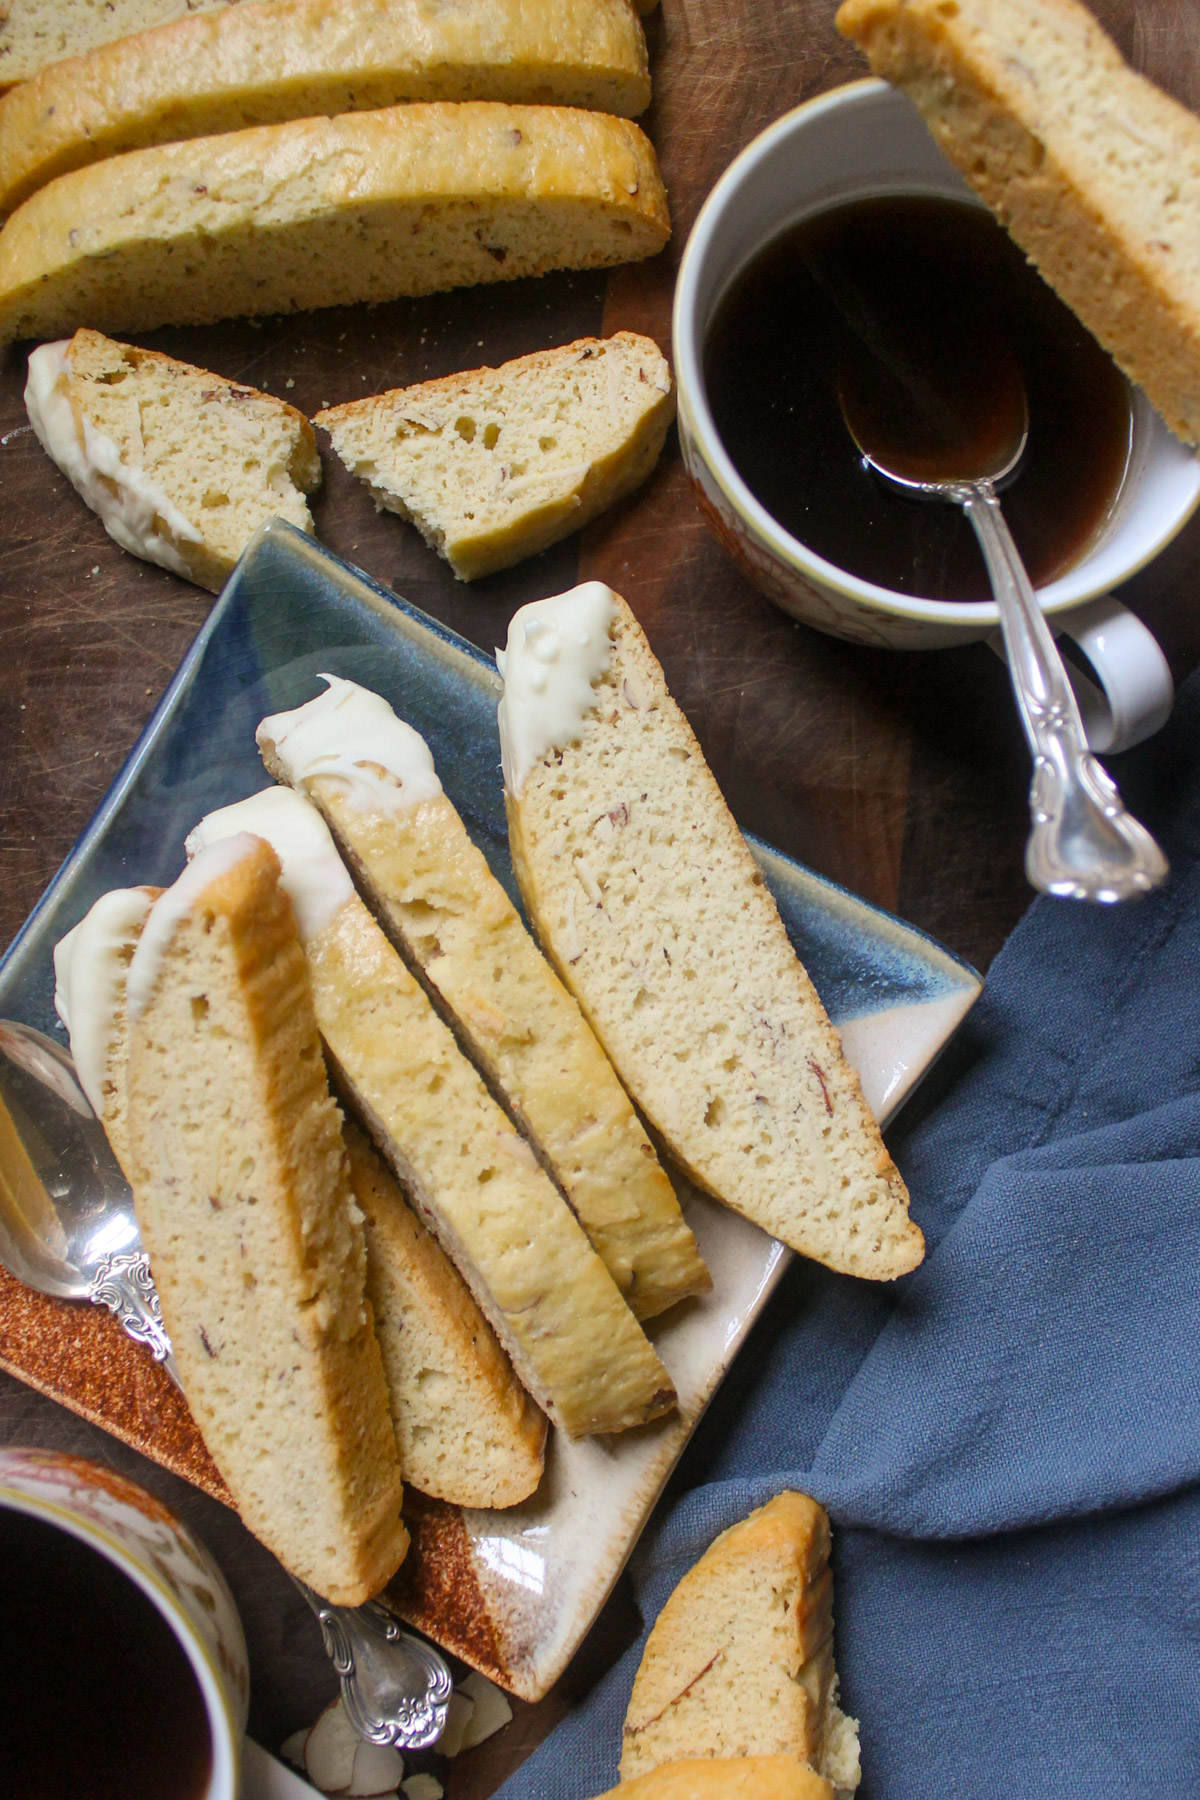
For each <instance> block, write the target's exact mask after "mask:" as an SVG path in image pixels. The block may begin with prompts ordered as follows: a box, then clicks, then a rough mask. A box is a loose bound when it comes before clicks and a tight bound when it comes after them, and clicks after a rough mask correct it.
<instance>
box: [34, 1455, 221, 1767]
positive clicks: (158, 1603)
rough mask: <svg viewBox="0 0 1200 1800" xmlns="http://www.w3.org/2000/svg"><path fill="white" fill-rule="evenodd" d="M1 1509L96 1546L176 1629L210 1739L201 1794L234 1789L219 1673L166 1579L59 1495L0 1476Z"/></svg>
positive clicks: (93, 1546)
mask: <svg viewBox="0 0 1200 1800" xmlns="http://www.w3.org/2000/svg"><path fill="white" fill-rule="evenodd" d="M0 1510H4V1511H8V1512H19V1513H25V1514H27V1515H28V1516H29V1517H30V1518H33V1519H42V1520H43V1521H45V1522H47V1523H51V1524H53V1525H55V1526H57V1527H58V1528H59V1529H60V1530H62V1531H65V1532H66V1533H67V1534H68V1535H69V1536H70V1537H73V1538H77V1539H78V1540H79V1542H80V1543H82V1544H86V1545H87V1546H88V1548H89V1549H91V1550H95V1551H96V1552H97V1553H98V1554H99V1555H100V1556H103V1557H104V1558H105V1560H106V1561H107V1562H110V1563H112V1564H113V1566H114V1567H115V1568H117V1569H119V1570H120V1572H121V1574H122V1575H124V1576H125V1577H126V1578H127V1579H128V1580H130V1581H132V1582H133V1584H134V1586H135V1587H137V1588H140V1589H141V1591H142V1593H143V1594H144V1595H145V1597H146V1599H147V1600H149V1601H150V1603H151V1605H152V1606H153V1607H154V1608H155V1610H156V1611H157V1612H158V1613H159V1615H160V1616H161V1617H162V1618H163V1619H164V1620H165V1621H166V1623H167V1624H168V1625H169V1626H170V1628H171V1630H172V1632H173V1633H174V1634H175V1638H176V1640H177V1642H178V1644H179V1646H180V1648H181V1650H182V1651H183V1653H184V1655H185V1656H186V1657H187V1659H188V1663H189V1665H190V1666H191V1669H192V1673H193V1674H194V1675H195V1677H196V1681H197V1683H198V1685H199V1688H200V1692H201V1695H202V1696H203V1699H204V1706H205V1711H206V1713H207V1715H208V1720H209V1735H210V1738H211V1740H212V1772H211V1774H210V1776H209V1783H208V1788H207V1790H206V1800H209V1796H213V1797H214V1800H215V1797H216V1796H219V1795H221V1794H224V1793H228V1794H231V1795H233V1794H236V1793H237V1792H238V1767H239V1754H238V1751H239V1744H240V1739H241V1731H240V1728H239V1725H238V1722H237V1720H236V1719H235V1717H234V1715H233V1711H232V1709H231V1707H230V1703H229V1697H228V1695H227V1694H226V1692H225V1684H224V1679H223V1676H222V1674H221V1671H220V1669H219V1668H218V1667H217V1664H216V1661H215V1660H214V1658H213V1656H212V1655H211V1653H210V1651H209V1648H208V1645H207V1644H206V1643H205V1642H204V1641H203V1639H202V1638H201V1637H200V1636H199V1635H198V1633H196V1632H194V1631H192V1630H191V1628H190V1623H189V1622H188V1621H187V1620H186V1619H185V1618H184V1615H183V1613H182V1611H181V1608H180V1606H179V1603H178V1601H177V1600H176V1599H175V1596H174V1594H172V1592H171V1590H170V1589H169V1588H168V1586H167V1585H166V1583H165V1582H163V1581H160V1580H159V1579H158V1578H157V1577H156V1576H155V1575H154V1574H152V1573H151V1572H150V1571H149V1570H147V1569H144V1568H142V1567H141V1565H140V1564H139V1563H138V1562H137V1561H136V1560H135V1559H134V1558H133V1557H132V1556H131V1555H130V1553H129V1551H128V1550H127V1549H126V1548H125V1546H124V1544H122V1543H121V1541H120V1539H119V1538H118V1537H117V1536H116V1535H115V1533H112V1532H109V1531H106V1530H105V1529H104V1527H103V1526H101V1525H98V1524H96V1523H95V1522H94V1521H93V1520H91V1519H83V1518H80V1516H79V1515H78V1513H75V1512H72V1511H71V1509H70V1507H68V1506H64V1505H63V1503H62V1502H61V1501H58V1500H51V1499H49V1498H48V1497H47V1496H45V1495H42V1494H38V1495H33V1494H27V1493H25V1492H23V1491H22V1490H21V1489H20V1488H17V1487H12V1486H10V1485H9V1484H8V1483H7V1482H6V1481H4V1480H3V1479H2V1478H0ZM217 1718H220V1719H221V1720H222V1721H223V1722H224V1727H225V1729H224V1731H223V1732H220V1731H218V1730H216V1728H215V1721H216V1719H217Z"/></svg>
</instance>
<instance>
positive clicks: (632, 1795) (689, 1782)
mask: <svg viewBox="0 0 1200 1800" xmlns="http://www.w3.org/2000/svg"><path fill="white" fill-rule="evenodd" d="M597 1800H835V1797H834V1790H833V1788H832V1787H831V1786H830V1784H829V1782H828V1781H826V1780H825V1779H824V1778H823V1777H822V1776H820V1775H814V1774H813V1771H812V1770H811V1769H810V1768H808V1767H807V1766H806V1765H805V1764H804V1763H802V1762H801V1761H800V1760H799V1759H798V1758H797V1757H795V1756H721V1757H710V1758H704V1759H701V1758H698V1757H686V1758H685V1759H684V1760H683V1761H682V1762H672V1763H663V1764H662V1766H661V1767H660V1768H657V1769H651V1770H650V1772H649V1774H646V1775H635V1776H634V1777H633V1780H632V1781H623V1782H622V1783H621V1785H620V1787H615V1788H610V1789H609V1791H608V1793H607V1794H600V1795H599V1796H598V1797H597Z"/></svg>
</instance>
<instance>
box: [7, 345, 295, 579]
mask: <svg viewBox="0 0 1200 1800" xmlns="http://www.w3.org/2000/svg"><path fill="white" fill-rule="evenodd" d="M25 408H26V411H27V412H28V414H29V421H30V424H31V425H32V426H33V429H34V431H35V433H36V434H37V439H38V442H39V443H40V444H41V446H42V448H43V450H45V452H46V454H47V455H48V456H49V457H50V458H51V459H52V460H53V461H54V462H55V463H57V465H58V467H59V468H60V469H61V470H62V472H63V474H64V475H65V476H66V477H67V479H68V481H70V483H71V485H72V487H74V488H75V490H76V492H77V493H78V494H79V495H80V497H81V498H82V499H83V500H85V501H86V502H87V504H88V505H89V506H90V507H91V509H92V511H93V512H94V513H98V514H99V516H100V519H101V522H102V523H103V525H104V529H105V530H106V531H107V532H108V535H109V536H110V537H111V538H113V539H115V541H116V542H117V543H118V544H120V546H121V548H122V549H123V550H129V551H131V552H132V554H133V555H134V556H141V557H144V558H145V559H146V560H147V561H148V562H156V563H160V564H161V565H162V567H163V568H165V569H170V570H172V571H173V572H174V573H175V574H176V575H182V576H183V577H184V579H185V580H187V581H194V582H196V583H197V584H198V586H200V587H205V588H208V589H209V590H210V591H211V592H213V593H218V592H219V591H220V589H221V588H222V587H223V586H224V583H225V581H226V580H227V579H228V577H229V576H230V575H231V574H232V573H233V567H234V564H235V563H236V562H237V560H238V558H239V557H240V556H241V554H242V551H243V550H244V549H245V548H246V545H247V544H248V543H249V542H250V539H251V538H252V537H253V535H254V533H255V532H256V531H257V530H258V527H259V526H260V525H262V524H264V523H265V522H266V520H268V519H273V518H283V519H287V520H288V521H289V523H290V524H292V525H295V526H297V527H298V528H299V529H300V530H301V531H311V530H312V515H311V514H310V512H309V510H308V506H307V504H306V502H305V498H304V496H305V494H310V493H312V492H313V491H314V490H315V489H316V488H318V487H319V486H320V484H321V459H320V457H319V456H318V454H317V443H316V439H315V437H314V436H313V429H312V426H311V425H310V424H309V422H308V420H307V419H306V418H305V416H304V414H303V413H302V412H298V411H297V409H296V408H295V407H294V406H288V405H287V403H286V402H285V401H283V400H277V399H275V397H274V395H272V394H260V393H259V392H258V390H257V389H256V388H248V387H243V386H242V385H241V384H240V383H238V382H236V381H226V380H225V379H224V377H223V376H220V375H213V374H210V373H209V371H208V370H207V369H196V368H193V367H192V365H191V364H190V363H182V362H177V361H176V360H175V358H174V357H171V356H163V355H161V354H160V353H159V352H158V351H157V350H139V349H138V348H137V346H136V345H134V344H118V343H114V341H113V340H112V338H106V337H103V336H102V335H101V333H100V332H98V331H86V330H84V331H77V332H76V333H75V336H74V337H73V338H71V339H69V340H67V341H64V342H61V343H54V344H42V345H41V346H40V347H39V348H38V349H37V350H35V351H34V352H33V354H32V355H31V356H30V358H29V379H28V382H27V384H26V387H25Z"/></svg>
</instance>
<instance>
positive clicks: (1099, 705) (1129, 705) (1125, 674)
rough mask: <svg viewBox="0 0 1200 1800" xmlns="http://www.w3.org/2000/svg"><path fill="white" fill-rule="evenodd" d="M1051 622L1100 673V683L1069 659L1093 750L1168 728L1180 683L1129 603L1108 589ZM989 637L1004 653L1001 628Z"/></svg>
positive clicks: (1122, 745) (1125, 744) (1126, 746)
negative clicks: (1128, 605)
mask: <svg viewBox="0 0 1200 1800" xmlns="http://www.w3.org/2000/svg"><path fill="white" fill-rule="evenodd" d="M1050 626H1051V629H1052V630H1053V631H1054V633H1055V635H1056V636H1063V637H1069V638H1070V639H1071V641H1072V642H1073V643H1075V644H1077V645H1078V646H1079V648H1080V650H1082V651H1083V654H1084V655H1085V656H1086V657H1087V659H1088V662H1089V663H1090V664H1091V666H1092V668H1093V669H1094V670H1095V672H1096V674H1097V676H1098V677H1099V685H1098V686H1097V684H1096V682H1094V681H1092V680H1091V679H1090V678H1089V677H1088V676H1087V675H1085V674H1084V673H1083V671H1082V670H1081V669H1078V668H1076V667H1075V665H1074V663H1072V662H1070V661H1068V662H1067V665H1066V668H1067V674H1068V675H1069V676H1070V678H1071V686H1072V687H1073V688H1074V690H1075V698H1076V699H1077V700H1078V702H1079V711H1080V713H1081V715H1082V717H1083V727H1084V730H1085V732H1086V733H1087V741H1088V744H1089V746H1090V747H1091V749H1093V750H1095V751H1097V752H1101V753H1103V752H1109V751H1111V752H1113V753H1116V752H1117V751H1120V750H1131V749H1132V748H1133V746H1134V744H1140V743H1141V742H1142V741H1143V739H1144V738H1148V737H1153V735H1154V733H1155V732H1156V731H1160V730H1161V729H1162V727H1163V726H1164V725H1165V724H1166V722H1167V719H1168V718H1169V717H1170V713H1171V708H1172V706H1173V705H1174V704H1175V684H1174V682H1173V681H1172V680H1171V671H1170V669H1169V668H1168V666H1167V659H1166V657H1165V656H1164V655H1163V653H1162V649H1161V648H1160V646H1159V643H1158V639H1157V638H1156V637H1154V636H1153V634H1152V633H1151V632H1150V630H1149V629H1148V628H1147V627H1146V626H1145V625H1143V624H1142V621H1141V620H1140V619H1139V618H1137V617H1136V616H1135V615H1134V614H1133V613H1131V612H1130V611H1129V608H1128V607H1126V606H1122V605H1121V602H1120V601H1119V600H1114V599H1113V598H1112V596H1111V594H1105V595H1104V596H1102V598H1101V599H1099V600H1089V601H1088V602H1087V603H1086V605H1084V606H1073V607H1072V608H1071V610H1070V612H1069V613H1065V614H1061V615H1056V616H1055V617H1053V618H1052V619H1051V620H1050ZM988 642H989V644H990V645H991V647H992V649H993V650H995V652H996V654H997V655H998V656H1000V657H1001V658H1003V656H1004V643H1003V640H1002V639H1001V636H1000V633H999V632H995V633H994V634H993V635H992V637H990V638H989V639H988Z"/></svg>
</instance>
